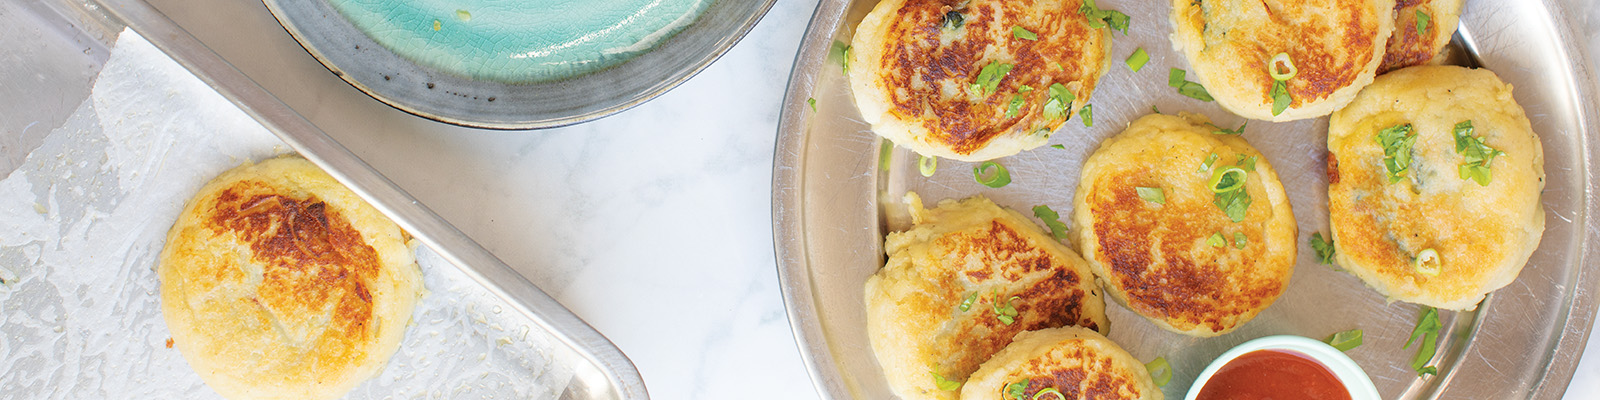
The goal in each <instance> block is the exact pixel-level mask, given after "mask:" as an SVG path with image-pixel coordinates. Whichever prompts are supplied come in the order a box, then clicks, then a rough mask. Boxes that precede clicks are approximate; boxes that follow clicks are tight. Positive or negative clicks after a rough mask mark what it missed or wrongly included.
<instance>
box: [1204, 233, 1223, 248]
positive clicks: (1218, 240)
mask: <svg viewBox="0 0 1600 400" xmlns="http://www.w3.org/2000/svg"><path fill="white" fill-rule="evenodd" d="M1206 244H1209V245H1211V247H1222V246H1227V245H1228V240H1227V239H1223V238H1222V233H1213V234H1211V237H1210V238H1207V239H1206Z"/></svg>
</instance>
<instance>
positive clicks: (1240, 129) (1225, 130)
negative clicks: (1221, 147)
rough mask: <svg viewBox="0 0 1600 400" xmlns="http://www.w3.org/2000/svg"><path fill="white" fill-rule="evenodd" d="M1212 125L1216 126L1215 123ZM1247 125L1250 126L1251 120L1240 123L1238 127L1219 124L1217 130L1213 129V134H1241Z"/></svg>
mask: <svg viewBox="0 0 1600 400" xmlns="http://www.w3.org/2000/svg"><path fill="white" fill-rule="evenodd" d="M1212 126H1215V125H1212ZM1246 126H1250V121H1245V123H1243V124H1240V125H1239V127H1238V128H1236V129H1228V128H1223V127H1220V126H1217V130H1214V131H1211V134H1213V135H1239V134H1243V133H1244V127H1246Z"/></svg>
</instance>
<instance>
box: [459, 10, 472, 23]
mask: <svg viewBox="0 0 1600 400" xmlns="http://www.w3.org/2000/svg"><path fill="white" fill-rule="evenodd" d="M456 19H459V20H461V22H467V21H471V20H472V13H470V12H467V10H456Z"/></svg>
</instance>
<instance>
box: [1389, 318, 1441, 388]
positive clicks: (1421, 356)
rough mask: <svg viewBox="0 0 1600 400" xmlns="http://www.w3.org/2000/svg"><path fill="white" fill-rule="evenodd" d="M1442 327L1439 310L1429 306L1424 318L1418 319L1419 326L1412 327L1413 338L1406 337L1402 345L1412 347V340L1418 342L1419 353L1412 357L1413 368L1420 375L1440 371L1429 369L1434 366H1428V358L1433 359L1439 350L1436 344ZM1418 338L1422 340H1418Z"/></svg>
mask: <svg viewBox="0 0 1600 400" xmlns="http://www.w3.org/2000/svg"><path fill="white" fill-rule="evenodd" d="M1442 327H1443V325H1441V324H1439V310H1437V309H1435V308H1433V307H1428V308H1427V309H1426V310H1423V312H1422V319H1420V320H1417V326H1416V327H1415V328H1412V329H1411V338H1410V339H1406V344H1405V345H1404V346H1401V347H1400V348H1402V349H1406V348H1410V347H1411V342H1418V345H1417V354H1416V355H1415V356H1412V357H1411V369H1412V370H1415V371H1417V375H1418V376H1421V375H1422V374H1426V373H1437V372H1438V370H1437V369H1433V370H1432V371H1427V369H1429V368H1432V367H1428V360H1432V359H1433V354H1434V352H1435V351H1436V350H1437V349H1435V348H1434V345H1435V344H1436V343H1437V342H1438V340H1439V329H1440V328H1442ZM1417 339H1422V340H1421V341H1418V340H1417Z"/></svg>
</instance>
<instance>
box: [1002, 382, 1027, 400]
mask: <svg viewBox="0 0 1600 400" xmlns="http://www.w3.org/2000/svg"><path fill="white" fill-rule="evenodd" d="M1027 390H1028V380H1027V379H1023V380H1022V381H1021V382H1014V383H1010V384H1007V385H1006V390H1005V397H1006V398H1008V399H1018V400H1021V399H1022V396H1023V395H1024V394H1025V393H1024V392H1025V391H1027Z"/></svg>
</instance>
